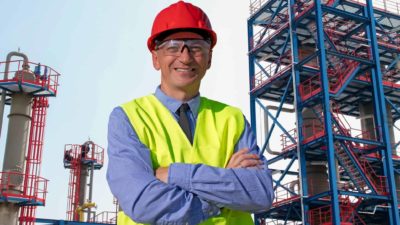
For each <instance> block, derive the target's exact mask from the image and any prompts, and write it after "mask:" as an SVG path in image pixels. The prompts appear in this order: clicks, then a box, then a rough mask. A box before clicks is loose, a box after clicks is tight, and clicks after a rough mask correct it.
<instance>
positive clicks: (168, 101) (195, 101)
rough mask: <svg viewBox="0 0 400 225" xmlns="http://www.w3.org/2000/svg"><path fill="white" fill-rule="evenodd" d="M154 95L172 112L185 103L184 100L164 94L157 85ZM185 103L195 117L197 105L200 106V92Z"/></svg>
mask: <svg viewBox="0 0 400 225" xmlns="http://www.w3.org/2000/svg"><path fill="white" fill-rule="evenodd" d="M154 95H155V96H156V98H157V99H158V100H159V101H160V102H161V103H162V104H163V105H164V106H165V107H167V109H168V110H169V111H171V112H172V113H175V112H176V111H177V110H178V108H179V107H180V106H181V105H182V103H185V102H182V101H180V100H177V99H174V98H172V97H170V96H168V95H166V94H165V93H164V92H163V91H162V90H161V88H160V86H158V87H157V89H156V92H155V93H154ZM186 103H187V104H188V105H189V107H190V111H191V112H192V113H193V115H194V116H195V117H197V113H198V110H199V106H200V94H198V95H196V96H195V97H193V98H192V99H190V100H189V101H187V102H186Z"/></svg>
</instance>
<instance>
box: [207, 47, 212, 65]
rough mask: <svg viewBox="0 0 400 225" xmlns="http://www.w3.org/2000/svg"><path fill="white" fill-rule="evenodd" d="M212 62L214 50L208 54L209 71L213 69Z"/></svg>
mask: <svg viewBox="0 0 400 225" xmlns="http://www.w3.org/2000/svg"><path fill="white" fill-rule="evenodd" d="M211 61H212V50H210V52H209V53H208V64H207V69H210V67H211Z"/></svg>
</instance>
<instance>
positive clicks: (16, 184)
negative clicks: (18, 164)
mask: <svg viewBox="0 0 400 225" xmlns="http://www.w3.org/2000/svg"><path fill="white" fill-rule="evenodd" d="M26 180H27V182H24V181H26ZM47 182H48V180H47V179H44V178H42V177H38V176H34V175H28V174H24V173H21V172H13V171H8V172H0V187H1V188H0V196H4V197H6V198H8V197H14V198H21V201H24V202H25V201H26V200H30V201H35V202H36V201H37V202H40V203H41V204H45V202H46V195H47ZM27 190H29V191H27Z"/></svg>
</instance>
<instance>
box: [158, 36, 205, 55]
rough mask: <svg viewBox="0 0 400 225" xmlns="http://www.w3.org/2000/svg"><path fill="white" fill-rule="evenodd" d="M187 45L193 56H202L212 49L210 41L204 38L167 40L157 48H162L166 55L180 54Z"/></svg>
mask: <svg viewBox="0 0 400 225" xmlns="http://www.w3.org/2000/svg"><path fill="white" fill-rule="evenodd" d="M185 47H187V48H188V50H189V52H190V53H191V54H192V55H193V56H201V55H203V54H205V53H207V52H209V51H210V43H208V42H207V41H205V40H202V39H193V40H192V39H190V40H167V41H164V42H162V43H161V44H160V45H159V46H158V48H157V49H159V50H162V52H163V53H164V55H169V56H180V55H181V53H182V52H183V50H184V48H185Z"/></svg>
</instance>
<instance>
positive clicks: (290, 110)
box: [264, 105, 296, 155]
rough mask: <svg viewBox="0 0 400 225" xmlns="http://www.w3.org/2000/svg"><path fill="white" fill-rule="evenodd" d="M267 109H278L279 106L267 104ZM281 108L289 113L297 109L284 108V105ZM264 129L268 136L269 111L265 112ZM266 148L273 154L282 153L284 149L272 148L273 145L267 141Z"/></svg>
mask: <svg viewBox="0 0 400 225" xmlns="http://www.w3.org/2000/svg"><path fill="white" fill-rule="evenodd" d="M266 109H267V110H270V109H271V110H278V109H279V107H277V106H274V105H267V106H266ZM281 110H282V111H283V112H287V113H294V112H295V111H296V110H295V109H289V108H283V107H282V109H281ZM264 130H265V133H266V135H265V136H268V134H269V124H268V113H264ZM265 150H266V151H267V152H268V153H269V154H271V155H280V154H281V153H282V151H275V150H272V149H271V147H270V146H269V142H268V143H267V146H266V147H265Z"/></svg>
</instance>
